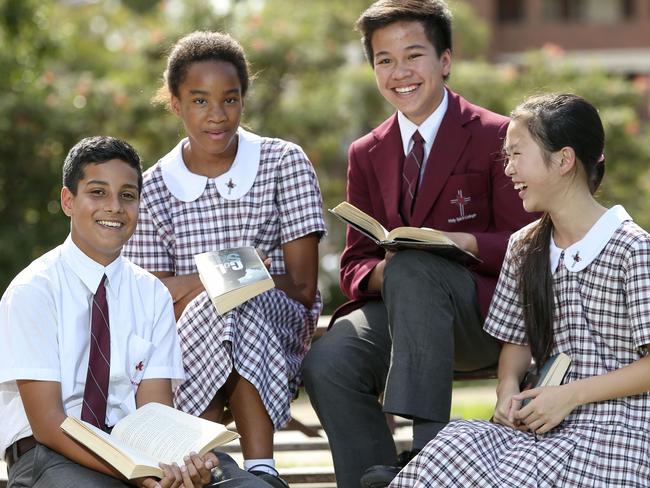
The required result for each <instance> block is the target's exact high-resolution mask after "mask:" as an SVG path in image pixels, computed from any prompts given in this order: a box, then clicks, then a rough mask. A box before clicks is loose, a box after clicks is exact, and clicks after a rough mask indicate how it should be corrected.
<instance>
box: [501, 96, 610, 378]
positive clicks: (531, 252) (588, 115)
mask: <svg viewBox="0 0 650 488" xmlns="http://www.w3.org/2000/svg"><path fill="white" fill-rule="evenodd" d="M510 115H511V118H512V120H513V121H518V122H522V123H524V124H525V125H526V127H527V129H528V131H529V132H530V135H531V136H532V138H533V139H534V140H535V142H537V144H539V146H540V148H541V149H542V153H543V156H544V163H545V164H546V165H547V166H548V165H550V164H551V159H550V155H551V153H554V152H556V151H559V150H560V149H562V148H564V147H571V148H572V149H573V150H574V152H575V154H576V159H577V160H578V161H580V163H581V164H582V167H583V168H584V170H585V173H586V175H587V182H588V185H589V190H590V191H591V193H592V194H593V193H595V191H596V190H597V189H598V187H599V185H600V182H601V180H602V179H603V175H604V174H605V160H604V156H603V148H604V144H605V134H604V130H603V124H602V122H601V120H600V117H599V115H598V111H597V110H596V108H595V107H594V106H593V105H591V104H590V103H589V102H587V101H586V100H585V99H584V98H582V97H579V96H577V95H572V94H548V95H539V96H535V97H532V98H529V99H527V100H526V101H524V102H523V103H522V104H520V105H519V106H518V107H517V108H515V109H514V110H513V111H512V113H511V114H510ZM552 233H553V223H552V222H551V218H550V216H549V215H548V214H544V215H543V216H542V218H541V220H540V221H539V223H538V224H537V225H536V226H534V227H533V228H532V229H531V231H530V232H529V233H528V234H527V235H526V236H525V237H524V238H523V239H522V240H520V241H519V242H518V246H517V247H516V248H515V249H514V253H515V255H516V256H519V258H520V259H519V263H520V267H519V275H518V284H519V290H520V292H521V298H522V304H523V315H524V323H525V327H526V335H527V337H528V341H529V344H530V349H531V352H532V355H533V358H534V359H535V364H537V366H538V367H540V366H541V365H542V364H544V362H545V361H546V360H547V359H548V357H549V355H550V353H551V350H552V348H553V308H554V296H553V281H552V276H551V269H550V262H549V252H550V251H549V243H550V240H551V235H552Z"/></svg>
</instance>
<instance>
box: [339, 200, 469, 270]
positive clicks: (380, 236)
mask: <svg viewBox="0 0 650 488" xmlns="http://www.w3.org/2000/svg"><path fill="white" fill-rule="evenodd" d="M330 212H331V213H333V214H334V215H335V216H336V217H338V218H339V219H341V220H342V221H343V222H345V223H346V224H348V225H349V226H350V227H352V228H354V229H356V230H357V231H359V232H361V233H362V234H363V235H365V236H366V237H368V238H370V239H371V240H372V241H373V242H374V243H375V244H377V245H378V246H381V247H382V248H384V249H386V250H387V251H397V250H400V249H421V250H424V251H430V252H433V253H435V254H438V255H440V256H443V257H445V258H448V259H452V260H454V261H458V262H460V263H463V264H468V265H469V264H477V263H480V262H481V260H480V259H479V258H477V257H476V256H474V255H473V254H472V253H470V252H468V251H465V250H464V249H461V248H460V247H458V246H457V245H456V243H454V242H453V241H452V240H451V239H449V238H448V237H447V236H446V235H445V234H444V233H442V232H440V231H439V230H435V229H429V228H427V227H397V228H395V229H393V230H391V231H390V232H389V231H388V230H386V229H385V228H384V226H383V225H381V224H380V223H379V222H378V221H377V220H376V219H374V218H373V217H371V216H370V215H368V214H367V213H365V212H364V211H363V210H360V209H358V208H357V207H355V206H354V205H352V204H351V203H349V202H341V203H339V204H338V205H337V206H336V207H334V208H332V209H330Z"/></svg>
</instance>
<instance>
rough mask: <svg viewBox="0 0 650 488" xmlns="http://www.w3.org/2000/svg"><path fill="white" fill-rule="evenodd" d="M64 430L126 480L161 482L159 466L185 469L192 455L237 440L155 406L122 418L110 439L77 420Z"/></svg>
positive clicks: (218, 427)
mask: <svg viewBox="0 0 650 488" xmlns="http://www.w3.org/2000/svg"><path fill="white" fill-rule="evenodd" d="M61 429H63V431H64V432H66V433H67V434H68V435H69V436H70V437H72V438H73V439H75V440H76V441H78V442H80V443H81V444H83V445H84V446H86V447H87V448H88V449H90V450H91V451H92V452H94V453H95V454H97V455H98V456H99V457H100V458H102V459H104V460H105V461H106V462H108V463H109V464H110V465H111V466H113V467H114V468H115V469H117V470H118V471H119V472H120V473H122V474H123V475H124V477H125V478H127V479H134V478H140V477H142V476H155V477H157V478H162V477H163V475H164V474H163V470H162V469H160V467H159V466H158V463H159V462H163V463H165V464H171V463H174V462H175V463H178V465H179V466H182V465H184V464H185V462H184V461H183V456H186V455H187V454H189V453H190V452H191V451H194V452H197V453H199V454H201V455H203V454H205V453H207V452H208V451H210V450H212V449H214V448H215V447H217V446H220V445H221V444H225V443H226V442H230V441H231V440H233V439H236V438H238V437H239V434H237V433H236V432H231V431H229V430H227V429H226V427H224V426H223V425H221V424H218V423H216V422H210V421H209V420H204V419H202V418H199V417H194V416H193V415H190V414H187V413H185V412H181V411H180V410H176V409H175V408H172V407H168V406H166V405H162V404H160V403H153V402H152V403H147V404H146V405H144V406H142V407H140V408H139V409H137V410H136V411H135V412H133V413H132V414H130V415H127V416H126V417H124V418H123V419H122V420H120V421H119V422H118V423H117V424H115V426H114V427H113V430H112V431H111V433H110V434H108V433H106V432H104V431H103V430H101V429H98V428H97V427H95V426H94V425H91V424H89V423H88V422H84V421H83V420H80V419H78V418H75V417H67V418H66V419H65V420H64V421H63V423H62V424H61Z"/></svg>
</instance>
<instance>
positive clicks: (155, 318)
mask: <svg viewBox="0 0 650 488" xmlns="http://www.w3.org/2000/svg"><path fill="white" fill-rule="evenodd" d="M141 188H142V169H141V166H140V157H139V156H138V154H137V152H136V151H135V150H134V149H133V148H132V147H131V146H130V145H129V144H127V143H125V142H123V141H121V140H119V139H115V138H111V137H105V136H96V137H89V138H86V139H83V140H82V141H80V142H79V143H78V144H77V145H75V147H73V148H72V149H71V150H70V152H69V153H68V156H67V157H66V160H65V163H64V167H63V188H62V190H61V207H62V209H63V211H64V212H65V214H66V215H67V216H68V217H70V235H69V236H68V238H67V239H66V240H65V242H64V243H63V244H62V245H60V246H58V247H57V248H55V249H53V250H52V251H50V252H48V253H46V254H45V255H43V256H41V257H40V258H38V259H36V260H35V261H34V262H32V263H31V264H30V265H29V266H28V267H27V268H26V269H25V270H23V271H22V272H21V273H20V274H18V276H17V277H16V278H15V279H14V280H13V281H12V283H11V284H10V285H9V287H8V288H7V290H6V292H5V294H4V295H3V297H2V300H1V301H0V337H1V338H2V339H1V340H0V418H2V428H1V429H0V456H2V457H4V458H5V459H6V461H7V466H8V474H9V487H30V486H33V487H35V488H36V487H48V488H49V487H66V488H67V487H74V486H79V487H82V486H83V487H86V486H94V487H95V486H101V487H123V486H126V485H127V484H128V483H132V484H134V485H136V486H141V487H165V488H167V487H179V486H184V487H185V488H191V487H194V486H204V485H205V484H206V483H209V482H210V480H211V470H212V469H213V468H216V467H217V466H218V465H219V459H218V458H217V456H216V455H215V454H214V453H208V454H206V455H205V456H203V457H201V456H198V455H197V454H195V453H192V454H191V455H190V454H189V453H188V456H187V457H186V458H185V464H184V465H183V466H177V465H175V464H174V465H172V466H169V465H164V464H161V467H162V468H163V470H164V473H165V476H164V478H163V479H161V480H156V479H153V478H142V479H137V480H132V481H130V482H127V481H126V480H124V479H123V478H122V477H121V475H120V474H119V473H118V472H117V471H115V470H114V469H113V468H112V467H111V466H109V465H108V464H107V463H106V462H104V461H103V460H102V459H100V458H98V457H97V456H95V455H94V454H93V453H91V452H90V451H88V450H87V449H85V448H84V447H82V446H81V445H80V444H78V443H76V442H75V441H74V440H72V439H71V438H69V437H68V436H66V435H65V434H64V433H63V431H62V430H61V429H60V424H61V422H62V421H63V420H64V419H65V418H66V416H74V417H78V418H82V419H84V420H86V419H87V418H92V419H93V420H91V422H93V423H95V424H96V425H97V426H99V427H100V428H102V429H105V430H110V429H111V427H112V426H113V425H114V424H115V423H116V422H117V421H118V420H119V419H121V418H123V417H124V416H126V415H128V414H129V413H131V412H133V411H134V410H135V409H136V408H138V407H140V406H142V405H144V404H146V403H148V402H152V401H155V402H159V403H163V404H166V405H172V381H175V382H177V383H178V382H180V381H182V380H183V378H184V373H183V366H182V362H181V352H180V348H179V343H178V336H177V333H176V324H175V321H174V313H173V306H172V301H171V297H170V295H169V293H168V292H167V289H166V288H165V286H164V285H163V284H162V283H161V282H160V281H158V280H157V279H156V278H155V277H154V276H153V275H151V274H149V273H148V272H146V271H144V270H143V269H141V268H140V267H138V266H136V265H134V264H132V263H131V262H130V261H128V260H127V259H125V258H123V257H121V256H120V252H121V249H122V246H123V244H124V243H125V242H126V241H127V240H128V239H129V238H130V237H131V234H133V231H134V230H135V227H136V223H137V218H138V204H139V197H140V190H141ZM104 297H105V298H104ZM96 327H98V328H96ZM89 358H90V359H89ZM93 358H95V359H93ZM97 358H99V359H100V361H99V362H97ZM102 361H104V362H103V363H101V362H102ZM99 363H101V364H99ZM98 368H99V369H98ZM91 390H94V391H91ZM97 399H99V401H98V402H97ZM89 416H90V417H89ZM222 461H223V463H222V468H223V470H224V472H225V473H226V475H229V476H230V477H232V478H235V479H233V480H232V481H233V483H231V484H230V485H229V486H251V487H252V486H257V485H259V484H260V482H259V481H258V480H257V478H255V477H253V476H250V477H248V476H247V475H246V474H245V473H243V472H241V470H238V469H237V468H236V465H234V462H233V461H232V460H231V459H229V458H228V457H227V456H224V458H222Z"/></svg>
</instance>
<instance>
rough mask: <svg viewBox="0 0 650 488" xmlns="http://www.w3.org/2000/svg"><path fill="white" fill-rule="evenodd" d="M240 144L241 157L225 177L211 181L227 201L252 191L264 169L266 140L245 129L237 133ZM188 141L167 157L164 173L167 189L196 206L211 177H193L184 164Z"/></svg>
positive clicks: (180, 144)
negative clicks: (263, 155)
mask: <svg viewBox="0 0 650 488" xmlns="http://www.w3.org/2000/svg"><path fill="white" fill-rule="evenodd" d="M237 135H238V136H239V144H238V146H237V155H236V156H235V160H234V161H233V163H232V166H230V169H229V170H228V171H226V172H225V173H224V174H222V175H219V176H217V177H215V178H209V179H210V180H212V181H214V184H215V185H216V187H217V190H218V191H219V194H220V195H221V196H222V197H223V198H225V199H226V200H237V199H239V198H241V197H243V196H244V195H246V193H248V191H249V190H250V189H251V187H252V186H253V183H254V182H255V176H257V169H258V168H259V165H260V154H261V143H262V138H261V137H260V136H258V135H256V134H253V133H252V132H248V131H246V130H244V129H242V128H241V127H239V128H238V129H237ZM186 143H187V138H185V139H183V140H181V141H180V142H179V143H178V144H176V147H174V149H172V150H171V151H170V152H169V153H167V154H166V155H165V156H163V157H162V158H161V159H160V161H159V164H160V171H161V173H162V178H163V181H164V182H165V185H166V186H167V189H168V190H169V191H170V192H171V193H172V195H174V196H175V197H176V198H178V199H179V200H181V201H183V202H193V201H194V200H196V199H197V198H199V197H200V196H201V195H202V194H203V191H204V190H205V186H206V184H207V183H208V177H207V176H203V175H197V174H196V173H192V172H191V171H190V170H189V169H187V166H186V165H185V162H184V161H183V146H184V145H185V144H186Z"/></svg>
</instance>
